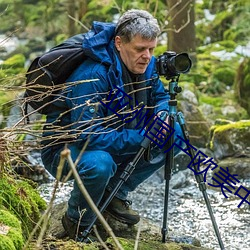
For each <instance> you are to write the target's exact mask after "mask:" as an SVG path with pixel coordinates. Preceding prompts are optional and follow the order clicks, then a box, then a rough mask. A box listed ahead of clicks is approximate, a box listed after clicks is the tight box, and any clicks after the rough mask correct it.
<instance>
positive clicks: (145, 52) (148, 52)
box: [142, 49, 151, 59]
mask: <svg viewBox="0 0 250 250" xmlns="http://www.w3.org/2000/svg"><path fill="white" fill-rule="evenodd" d="M142 57H143V58H144V59H150V58H151V53H150V51H149V49H147V50H145V51H144V53H143V55H142Z"/></svg>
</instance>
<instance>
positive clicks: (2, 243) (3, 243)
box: [0, 234, 16, 250]
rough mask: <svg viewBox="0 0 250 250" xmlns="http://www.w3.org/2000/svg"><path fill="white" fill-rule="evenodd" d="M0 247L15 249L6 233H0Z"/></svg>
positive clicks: (6, 249)
mask: <svg viewBox="0 0 250 250" xmlns="http://www.w3.org/2000/svg"><path fill="white" fill-rule="evenodd" d="M0 249H4V250H16V248H15V245H14V243H13V241H12V240H11V239H10V238H9V237H8V236H7V235H1V234H0Z"/></svg>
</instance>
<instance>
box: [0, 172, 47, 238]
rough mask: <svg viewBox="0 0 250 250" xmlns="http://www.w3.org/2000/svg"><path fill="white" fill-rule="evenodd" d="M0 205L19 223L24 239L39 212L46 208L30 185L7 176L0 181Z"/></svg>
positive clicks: (38, 216) (37, 218)
mask: <svg viewBox="0 0 250 250" xmlns="http://www.w3.org/2000/svg"><path fill="white" fill-rule="evenodd" d="M0 205H2V206H4V207H5V208H6V209H8V210H9V211H10V212H11V213H13V214H14V215H15V216H16V217H17V218H18V219H19V220H20V221H21V223H22V224H21V225H22V230H23V234H24V237H25V238H27V237H28V235H29V232H31V231H32V230H33V228H34V225H35V223H36V222H37V221H38V220H39V218H40V215H41V214H40V211H41V210H44V209H45V207H46V203H45V201H44V200H43V199H42V198H41V197H40V196H39V194H38V192H37V191H36V190H35V189H34V188H33V187H32V186H31V185H30V184H28V183H27V182H25V181H23V180H14V179H12V178H11V177H9V176H4V178H1V179H0Z"/></svg>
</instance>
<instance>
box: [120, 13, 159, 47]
mask: <svg viewBox="0 0 250 250" xmlns="http://www.w3.org/2000/svg"><path fill="white" fill-rule="evenodd" d="M159 34H160V27H159V25H158V22H157V20H156V19H155V18H154V17H153V16H152V15H151V14H150V13H149V12H147V11H145V10H134V9H132V10H128V11H126V12H125V13H124V14H123V15H122V16H121V17H120V18H119V20H118V23H117V25H116V36H120V37H121V38H122V39H123V41H124V42H126V43H128V42H130V41H131V40H132V38H133V37H134V36H135V35H140V36H141V37H142V38H144V39H147V40H153V39H155V38H157V36H158V35H159Z"/></svg>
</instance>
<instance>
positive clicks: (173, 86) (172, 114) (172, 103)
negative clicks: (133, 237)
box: [82, 78, 225, 250]
mask: <svg viewBox="0 0 250 250" xmlns="http://www.w3.org/2000/svg"><path fill="white" fill-rule="evenodd" d="M181 91H182V89H181V87H179V86H178V78H177V79H176V80H175V79H172V80H171V81H170V82H169V94H170V100H169V114H168V116H169V126H170V128H174V123H175V118H176V117H177V119H178V122H179V124H180V126H181V129H182V132H183V135H184V139H185V141H189V134H188V131H187V129H186V125H185V121H184V117H183V115H182V114H181V112H178V113H177V108H176V107H177V100H176V95H177V93H180V92H181ZM166 117H167V113H166V112H163V113H161V115H160V120H161V121H165V119H166ZM161 125H162V124H160V123H157V124H156V125H155V126H153V127H152V126H151V129H150V131H149V132H148V133H147V135H148V137H146V136H145V137H144V139H143V141H142V143H141V148H140V150H139V151H138V153H137V154H136V155H135V157H134V159H133V160H132V161H131V162H130V163H129V164H128V165H127V166H126V168H125V169H124V171H123V173H122V174H121V176H120V180H119V182H118V184H117V185H116V187H115V188H114V189H113V191H112V192H111V193H110V194H109V196H108V198H107V199H106V201H105V202H104V203H103V204H102V206H101V208H100V209H99V210H100V212H101V213H102V212H103V211H104V210H105V209H106V208H107V206H108V205H109V204H110V202H111V201H112V199H113V198H114V196H115V195H116V193H117V192H118V190H119V189H120V187H121V186H122V184H123V183H124V182H125V181H126V180H127V179H128V178H129V176H130V175H131V174H132V172H133V171H134V169H135V167H136V165H137V163H138V161H139V160H140V158H141V157H142V156H143V155H144V153H145V151H146V150H147V149H148V147H149V145H150V143H151V142H152V141H153V139H154V137H153V136H152V134H157V133H158V132H159V131H160V128H161ZM173 144H174V133H172V135H171V137H170V138H169V140H168V142H167V145H166V146H167V148H170V150H169V151H168V153H167V154H166V161H165V197H164V198H165V199H164V215H163V226H162V242H163V243H165V242H166V234H167V231H168V230H167V216H168V196H169V182H170V179H171V175H172V169H173V164H174V150H173V147H172V145H173ZM188 151H189V154H190V155H191V156H190V157H191V160H193V159H194V158H195V154H194V151H193V149H192V148H188ZM194 167H195V171H196V172H197V167H196V165H195V164H194ZM195 178H196V181H197V183H198V186H199V189H200V191H201V192H202V194H203V197H204V200H205V203H206V206H207V209H208V212H209V215H210V218H211V221H212V224H213V228H214V230H215V233H216V236H217V239H218V242H219V245H220V248H221V250H225V248H224V245H223V242H222V239H221V236H220V233H219V229H218V226H217V224H216V221H215V217H214V215H213V211H212V208H211V205H210V202H209V199H208V195H207V192H206V185H205V183H204V181H203V176H202V174H198V175H195ZM96 220H97V216H95V217H94V219H93V220H92V222H91V223H90V225H89V226H88V227H87V228H86V229H85V230H84V232H83V233H82V238H83V241H84V240H86V239H87V237H88V235H89V234H90V232H91V230H92V227H93V226H94V224H95V222H96Z"/></svg>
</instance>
